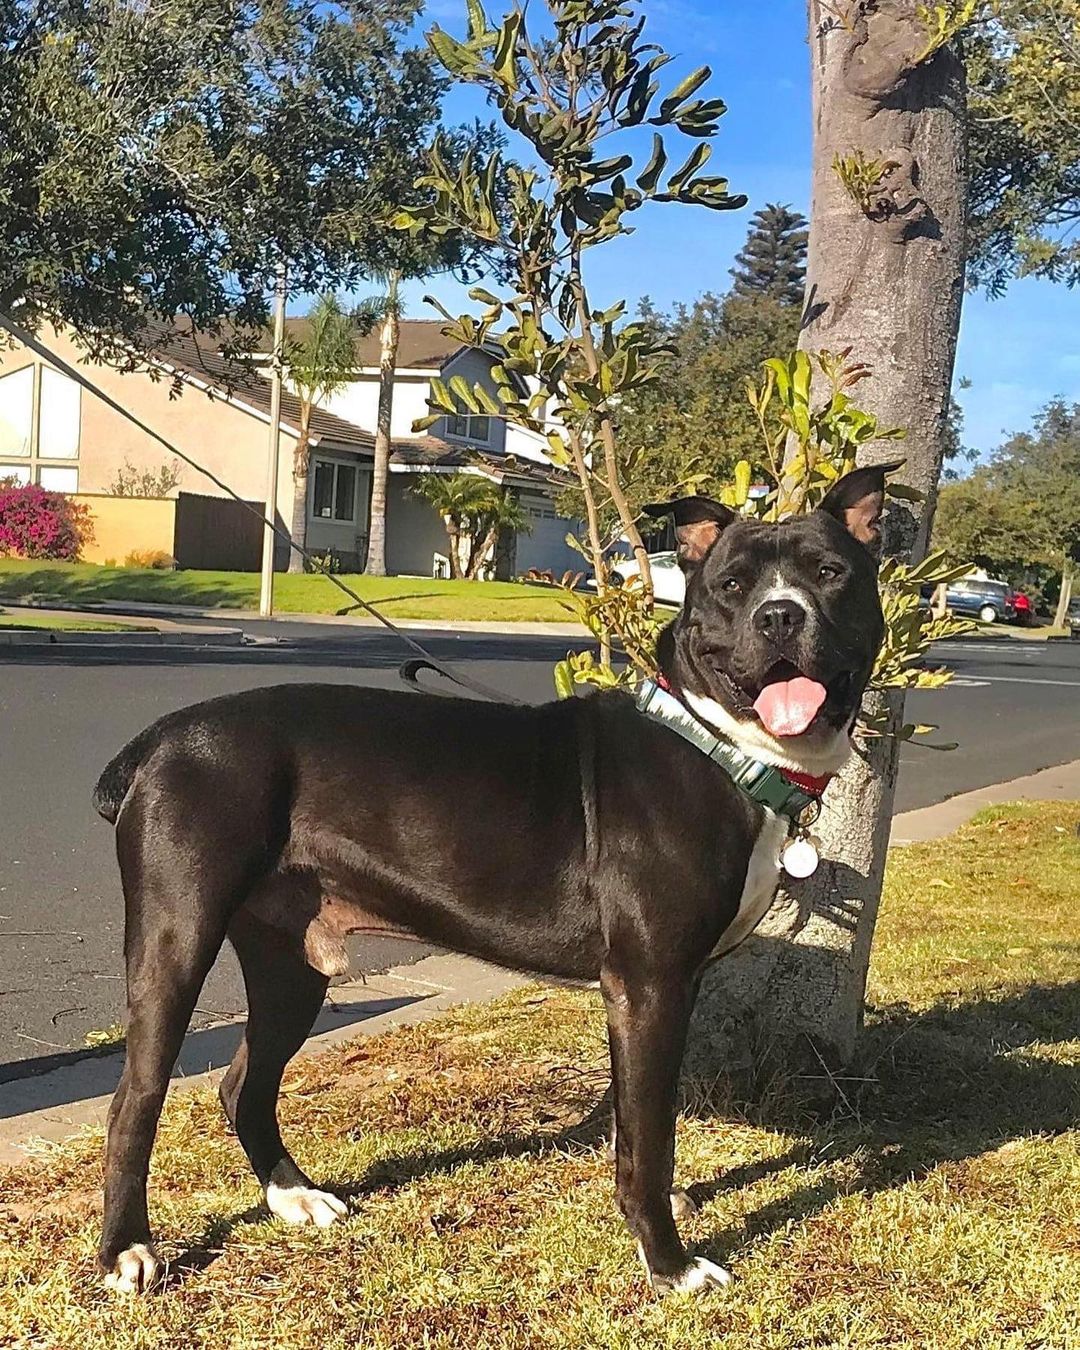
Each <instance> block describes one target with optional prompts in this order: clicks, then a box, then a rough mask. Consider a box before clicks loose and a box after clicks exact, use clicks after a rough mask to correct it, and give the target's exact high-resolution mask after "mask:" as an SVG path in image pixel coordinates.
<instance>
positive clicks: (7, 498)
mask: <svg viewBox="0 0 1080 1350" xmlns="http://www.w3.org/2000/svg"><path fill="white" fill-rule="evenodd" d="M93 537H94V522H93V517H92V516H91V514H90V510H89V508H88V507H86V506H83V505H81V504H80V503H79V502H73V501H72V500H71V498H70V497H66V496H64V494H63V493H62V492H47V491H46V490H45V488H42V487H37V486H36V485H35V484H25V485H22V484H19V483H17V482H13V481H12V480H11V479H6V480H4V481H0V557H4V558H6V557H11V556H12V555H14V556H15V557H16V558H52V559H55V560H58V561H60V562H75V561H77V560H78V557H79V554H80V553H81V552H82V549H83V547H84V545H86V544H88V543H90V542H91V541H92V539H93Z"/></svg>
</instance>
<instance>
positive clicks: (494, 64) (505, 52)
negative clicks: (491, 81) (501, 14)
mask: <svg viewBox="0 0 1080 1350" xmlns="http://www.w3.org/2000/svg"><path fill="white" fill-rule="evenodd" d="M520 28H521V14H520V13H519V12H518V11H517V10H514V11H513V13H511V14H508V15H507V16H506V18H505V19H504V20H503V26H502V28H501V29H500V30H499V41H498V42H497V43H496V45H495V55H494V56H493V57H492V59H491V68H492V70H493V71H494V72H495V75H496V76H497V77H498V79H499V80H501V81H502V83H503V85H504V86H505V87H506V88H507V89H508V90H510V91H511V92H513V91H514V90H516V89H517V60H516V57H517V40H518V31H519V30H520Z"/></svg>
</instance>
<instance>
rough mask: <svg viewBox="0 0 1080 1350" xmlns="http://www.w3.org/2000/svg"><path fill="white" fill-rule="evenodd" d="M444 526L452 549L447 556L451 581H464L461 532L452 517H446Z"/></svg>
mask: <svg viewBox="0 0 1080 1350" xmlns="http://www.w3.org/2000/svg"><path fill="white" fill-rule="evenodd" d="M443 524H444V525H445V526H446V537H447V539H448V540H449V541H450V549H449V552H448V555H447V556H448V557H449V559H450V577H451V580H453V581H463V580H464V576H463V574H462V570H461V530H460V528H459V527H458V525H457V524H456V523H455V522H454V520H453V518H452V517H451V516H444V517H443Z"/></svg>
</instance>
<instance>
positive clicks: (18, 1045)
mask: <svg viewBox="0 0 1080 1350" xmlns="http://www.w3.org/2000/svg"><path fill="white" fill-rule="evenodd" d="M244 628H245V631H246V632H247V633H249V634H250V635H251V636H253V637H255V638H259V639H263V640H264V641H263V644H262V645H256V646H247V647H232V648H219V649H215V648H205V649H199V650H192V649H182V648H180V649H178V648H169V647H159V648H143V649H140V650H138V651H133V650H131V649H127V650H124V649H121V648H109V647H100V648H93V647H84V648H73V647H66V648H64V647H53V648H50V647H44V646H42V647H21V648H20V647H5V648H0V717H2V718H3V728H4V731H3V740H2V743H0V756H2V759H0V1000H2V1003H0V1006H2V1008H3V1015H2V1017H0V1082H3V1080H4V1078H5V1077H11V1076H12V1075H13V1074H15V1073H18V1072H27V1071H30V1070H32V1069H33V1068H35V1067H39V1065H36V1064H35V1063H34V1061H42V1060H46V1059H48V1058H49V1057H50V1056H53V1055H55V1054H57V1053H58V1052H64V1051H68V1050H71V1049H75V1048H79V1047H81V1046H82V1045H83V1044H84V1037H85V1036H86V1034H87V1032H90V1031H93V1030H97V1029H101V1028H105V1027H108V1026H109V1025H110V1024H112V1023H114V1022H116V1021H118V1020H119V1019H120V1018H121V1016H122V1012H123V981H122V946H123V910H122V901H121V896H120V886H119V877H118V874H117V871H116V864H115V860H114V857H113V841H112V831H111V830H110V829H109V827H108V826H107V825H105V823H104V822H102V821H101V820H99V819H98V818H97V816H96V815H95V814H94V812H93V810H92V808H91V806H90V792H91V789H92V787H93V784H94V782H95V780H96V778H97V775H98V773H99V772H100V770H101V769H102V768H103V767H104V765H105V763H106V762H107V761H108V760H109V758H110V757H111V756H112V755H113V754H114V753H115V752H116V751H117V750H118V749H119V748H120V746H121V745H123V743H124V742H125V741H126V740H127V739H128V738H129V737H130V736H132V735H133V734H134V733H135V732H137V731H139V730H140V729H141V728H142V727H144V726H145V725H146V724H147V723H149V722H151V721H152V720H154V719H155V718H156V717H159V716H161V715H162V714H163V713H165V712H168V711H170V710H172V709H174V708H178V707H182V706H183V705H185V704H188V703H193V702H196V701H198V700H201V699H205V698H210V697H213V696H215V695H218V694H224V693H228V692H232V691H236V690H240V689H247V688H252V687H255V686H258V685H263V684H270V683H275V682H285V681H289V682H300V681H326V682H334V683H363V684H369V685H380V686H384V687H387V688H393V687H396V686H397V685H398V677H397V669H398V666H399V664H400V662H401V660H402V659H403V658H404V657H405V656H406V655H407V654H408V653H407V651H406V650H404V649H403V647H402V646H401V644H400V643H399V642H398V641H397V640H396V639H394V638H393V637H392V636H391V635H389V634H384V633H382V632H381V631H379V630H372V629H359V628H343V627H333V626H329V625H317V624H312V625H308V624H304V625H301V624H297V623H281V624H265V623H260V622H257V621H245V624H244ZM413 636H415V637H416V638H417V639H418V640H419V641H421V642H423V644H424V645H425V646H426V647H427V648H428V649H429V650H430V651H431V652H432V654H433V655H434V656H436V657H438V658H440V659H442V660H446V661H451V662H460V663H461V664H462V665H463V666H464V668H465V669H466V670H467V671H468V672H469V673H470V674H472V675H474V676H477V677H478V678H479V679H481V680H483V681H485V682H486V683H488V684H490V685H493V686H495V687H497V688H500V689H505V690H506V691H507V692H508V693H509V694H512V695H514V696H515V697H518V698H522V699H527V700H535V701H539V700H542V699H544V698H547V697H550V696H551V695H552V683H551V666H552V663H553V662H554V661H555V660H557V659H558V658H559V657H561V656H562V655H564V654H565V651H566V649H567V647H568V646H571V645H573V643H574V640H573V639H572V638H566V637H556V638H552V637H530V636H525V635H522V636H516V635H512V636H502V635H488V634H484V635H478V634H468V635H457V634H452V633H446V632H438V633H436V632H432V633H424V632H417V633H415V634H413ZM275 638H276V639H278V642H276V643H274V642H270V641H266V640H267V639H275ZM936 655H937V657H938V659H939V660H940V661H941V662H942V663H944V664H948V665H949V666H951V667H953V668H954V669H955V671H956V673H957V677H958V678H957V680H956V682H955V684H954V685H953V686H952V687H951V688H948V689H945V690H941V691H930V692H925V693H919V694H916V695H914V696H912V697H911V698H910V699H909V702H908V713H909V719H911V720H917V721H925V722H934V723H937V724H939V726H940V728H941V729H940V732H939V733H938V734H937V736H935V737H931V738H929V739H931V740H955V741H958V742H959V743H960V748H959V749H958V750H956V751H953V752H952V753H948V754H945V753H939V752H936V751H934V750H930V749H924V748H917V747H913V746H905V747H904V750H903V754H902V769H901V776H900V784H899V791H898V798H897V808H896V809H897V810H898V811H904V810H909V809H912V808H914V807H920V806H926V805H930V804H932V803H934V802H938V801H942V800H944V799H945V798H947V797H949V796H953V795H955V794H956V793H959V792H965V791H969V790H970V789H973V788H976V787H982V786H985V785H987V784H990V783H996V782H1000V781H1003V780H1006V779H1011V778H1015V777H1018V776H1020V775H1023V774H1027V773H1031V772H1034V771H1035V770H1037V769H1040V768H1045V767H1048V766H1051V765H1054V764H1060V763H1065V762H1067V761H1069V760H1073V759H1078V758H1080V701H1078V691H1080V643H1068V642H1053V643H1039V642H1019V641H1016V640H1013V639H1009V638H1004V637H1003V638H1000V639H991V640H986V641H984V642H978V643H975V642H969V643H952V644H943V646H942V647H941V648H940V649H939V650H938V652H937V654H936ZM429 950H430V949H429V948H426V947H424V946H422V945H421V944H419V943H407V942H401V941H397V940H391V939H365V940H364V941H363V943H362V944H361V943H360V942H357V943H356V944H355V946H354V960H355V967H354V971H368V972H371V971H375V970H384V969H386V968H387V967H388V966H390V965H396V964H399V963H401V962H404V961H409V960H413V959H416V958H418V957H419V956H421V955H424V954H426V953H427V952H428V951H429ZM243 1007H244V999H243V990H242V986H241V983H240V980H239V975H238V972H237V970H236V967H235V965H234V963H233V960H232V957H231V955H227V956H225V957H223V958H222V960H220V961H219V963H218V966H217V967H216V968H215V970H214V971H213V972H212V974H211V977H210V979H209V980H208V982H207V985H206V988H205V990H204V992H203V996H202V999H201V1000H200V1004H199V1012H198V1019H199V1021H200V1022H202V1023H203V1024H205V1023H207V1022H210V1021H220V1020H221V1019H222V1018H227V1017H232V1016H235V1015H237V1014H240V1013H242V1011H243ZM16 1062H18V1063H16ZM5 1066H6V1067H5Z"/></svg>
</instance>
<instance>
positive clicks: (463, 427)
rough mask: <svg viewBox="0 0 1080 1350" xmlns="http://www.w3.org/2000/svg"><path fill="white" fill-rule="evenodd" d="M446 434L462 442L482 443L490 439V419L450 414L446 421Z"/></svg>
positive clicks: (469, 414)
mask: <svg viewBox="0 0 1080 1350" xmlns="http://www.w3.org/2000/svg"><path fill="white" fill-rule="evenodd" d="M446 434H447V435H448V436H454V437H456V438H457V439H458V440H462V441H482V442H484V443H485V444H486V443H487V442H488V441H489V440H490V439H491V418H490V417H481V416H477V415H476V414H475V413H464V414H461V415H459V414H457V413H451V414H450V415H449V416H448V417H447V419H446Z"/></svg>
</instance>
